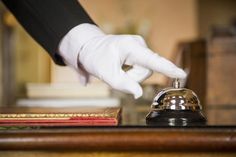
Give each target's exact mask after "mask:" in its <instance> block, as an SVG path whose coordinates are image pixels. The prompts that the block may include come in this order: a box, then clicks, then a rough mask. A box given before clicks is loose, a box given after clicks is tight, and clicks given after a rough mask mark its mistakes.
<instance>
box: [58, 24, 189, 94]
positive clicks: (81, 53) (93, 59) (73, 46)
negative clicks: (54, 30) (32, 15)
mask: <svg viewBox="0 0 236 157" xmlns="http://www.w3.org/2000/svg"><path fill="white" fill-rule="evenodd" d="M59 54H60V55H61V56H62V57H63V59H64V61H65V63H66V64H67V65H69V66H70V67H72V68H74V69H75V70H76V71H77V72H78V73H79V77H80V81H81V82H82V83H83V84H86V83H88V80H89V75H93V76H95V77H97V78H99V79H100V80H102V81H104V82H106V83H107V84H108V85H110V86H111V87H112V88H114V89H117V90H120V91H123V92H126V93H131V94H133V95H134V97H135V98H138V97H140V96H142V93H143V91H142V88H141V86H140V85H139V82H141V81H143V80H145V79H146V78H147V77H149V76H150V75H151V74H152V71H156V72H160V73H162V74H164V75H166V76H169V77H172V78H185V77H186V73H185V72H184V71H183V70H182V69H180V68H178V67H176V66H175V65H174V64H173V63H171V62H170V61H168V60H166V59H165V58H163V57H161V56H159V55H158V54H157V53H153V52H152V51H151V50H150V49H149V48H147V45H146V43H145V41H144V40H143V38H142V37H141V36H138V35H106V34H104V33H103V32H102V31H101V30H100V29H99V28H98V27H97V26H95V25H92V24H80V25H78V26H76V27H74V28H73V29H72V30H71V31H69V32H68V34H66V36H65V37H64V38H63V39H62V41H61V43H60V45H59ZM123 64H127V65H131V66H132V67H133V68H132V69H130V70H128V71H126V72H125V71H123V70H122V65H123Z"/></svg>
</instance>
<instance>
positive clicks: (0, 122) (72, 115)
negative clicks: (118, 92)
mask: <svg viewBox="0 0 236 157" xmlns="http://www.w3.org/2000/svg"><path fill="white" fill-rule="evenodd" d="M120 114H121V109H120V108H95V109H94V108H93V109H89V108H83V109H79V111H75V112H38V113H37V112H32V113H30V112H25V113H22V112H16V113H1V114H0V126H116V125H118V124H119V123H120V118H121V117H120Z"/></svg>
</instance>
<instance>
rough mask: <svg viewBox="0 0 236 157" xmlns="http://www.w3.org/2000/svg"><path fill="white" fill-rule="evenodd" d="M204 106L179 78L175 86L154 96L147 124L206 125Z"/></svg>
mask: <svg viewBox="0 0 236 157" xmlns="http://www.w3.org/2000/svg"><path fill="white" fill-rule="evenodd" d="M201 111H202V106H201V104H200V101H199V99H198V97H197V95H196V94H195V93H194V92H193V91H192V90H190V89H186V88H181V87H180V82H179V80H178V79H175V80H174V81H173V87H170V88H165V89H163V90H161V91H160V92H159V93H158V94H157V96H156V97H155V98H154V100H153V103H152V105H151V111H150V112H149V113H148V115H147V116H146V124H147V125H156V126H193V125H205V123H206V118H205V117H204V116H203V114H202V112H201Z"/></svg>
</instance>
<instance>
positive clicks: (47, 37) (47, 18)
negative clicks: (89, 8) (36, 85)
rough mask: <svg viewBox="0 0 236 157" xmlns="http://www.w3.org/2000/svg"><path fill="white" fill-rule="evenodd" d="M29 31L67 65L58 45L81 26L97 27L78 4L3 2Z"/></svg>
mask: <svg viewBox="0 0 236 157" xmlns="http://www.w3.org/2000/svg"><path fill="white" fill-rule="evenodd" d="M2 2H3V3H4V4H5V5H6V7H7V8H8V9H9V10H10V11H11V12H12V13H13V14H14V16H15V17H16V19H17V20H18V21H19V22H20V23H21V25H22V26H23V27H24V28H25V29H26V31H27V32H28V33H29V34H30V35H31V36H32V37H33V38H34V39H35V40H36V41H37V42H38V43H39V44H40V45H41V46H42V47H43V48H44V49H45V50H46V51H47V52H48V53H49V54H50V56H51V57H52V58H53V60H54V62H55V63H57V64H60V65H64V63H63V60H62V58H61V57H60V56H59V55H58V52H57V51H58V44H59V42H60V40H61V39H62V38H63V36H64V35H65V34H66V33H68V31H69V30H70V29H72V28H73V27H75V26H76V25H79V24H81V23H93V21H92V20H91V19H90V17H89V16H88V15H87V13H86V12H85V11H84V9H83V8H82V6H81V5H80V4H79V2H78V1H77V0H2Z"/></svg>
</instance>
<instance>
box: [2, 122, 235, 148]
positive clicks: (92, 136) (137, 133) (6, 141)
mask: <svg viewBox="0 0 236 157" xmlns="http://www.w3.org/2000/svg"><path fill="white" fill-rule="evenodd" d="M73 149H76V150H83V151H86V150H89V151H91V150H94V151H101V150H102V151H114V150H115V151H175V152H176V151H180V152H181V151H185V152H186V151H187V152H188V151H189V152H190V151H197V152H210V151H214V152H215V151H216V152H222V151H223V152H236V127H200V128H197V127H195V128H187V127H186V128H158V127H146V126H137V127H126V126H120V127H86V128H85V127H77V128H44V129H42V128H41V129H39V128H35V129H23V130H20V129H17V130H0V150H73Z"/></svg>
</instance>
